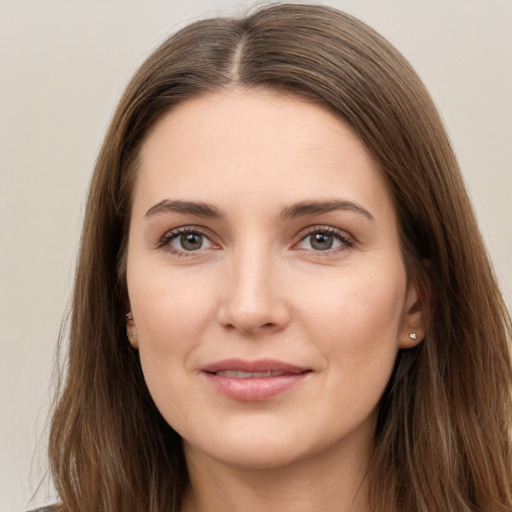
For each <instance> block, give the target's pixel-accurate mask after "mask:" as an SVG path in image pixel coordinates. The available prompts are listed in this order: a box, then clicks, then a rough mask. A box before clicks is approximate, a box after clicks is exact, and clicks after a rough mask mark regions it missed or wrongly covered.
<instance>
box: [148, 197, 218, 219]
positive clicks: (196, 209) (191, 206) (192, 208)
mask: <svg viewBox="0 0 512 512" xmlns="http://www.w3.org/2000/svg"><path fill="white" fill-rule="evenodd" d="M167 212H177V213H185V214H188V215H195V216H196V217H209V218H212V219H220V218H222V217H223V216H224V215H223V213H222V212H221V211H220V210H219V209H218V208H217V207H216V206H213V205H212V204H208V203H203V202H194V201H171V200H170V199H164V200H163V201H160V202H159V203H157V204H155V206H152V207H151V208H150V209H149V210H148V211H147V212H146V215H145V217H152V216H153V215H157V214H159V213H167Z"/></svg>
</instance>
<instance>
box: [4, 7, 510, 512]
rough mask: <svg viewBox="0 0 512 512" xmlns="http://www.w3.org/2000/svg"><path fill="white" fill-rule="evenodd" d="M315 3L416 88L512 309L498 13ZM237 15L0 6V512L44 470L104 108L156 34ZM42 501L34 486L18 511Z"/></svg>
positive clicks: (503, 26) (13, 507) (503, 29)
mask: <svg viewBox="0 0 512 512" xmlns="http://www.w3.org/2000/svg"><path fill="white" fill-rule="evenodd" d="M317 3H318V2H317ZM324 3H326V4H330V5H333V6H336V7H338V8H341V9H344V10H346V11H348V12H350V13H352V14H354V15H356V16H358V17H360V18H361V19H363V20H364V21H367V22H368V23H369V24H370V25H371V26H373V27H374V28H376V29H377V30H379V31H380V32H381V33H383V34H384V35H385V36H387V37H388V38H389V39H390V40H391V42H393V43H394V44H395V45H396V46H397V47H398V48H399V49H400V50H401V51H402V52H403V53H404V54H405V56H406V57H407V58H408V59H409V60H410V61H411V63H412V64H413V66H414V67H415V68H416V70H417V71H418V72H419V74H420V75H421V76H422V78H423V79H424V81H425V83H426V85H427V87H428V88H429V89H430V92H431V94H432V96H433V98H434V100H435V101H436V103H437V105H438V106H439V108H440V110H441V112H442V114H443V117H444V120H445V123H446V125H447V129H448V132H449V134H450V136H451V138H452V141H453V144H454V147H455V150H456V152H457V155H458V157H459V159H460V161H461V165H462V168H463V171H464V175H465V177H466V180H467V183H468V187H469V189H470V193H471V195H472V197H473V199H474V203H475V208H476V210H477V213H478V216H479V219H480V223H481V227H482V229H483V232H484V236H485V238H486V240H487V242H488V245H489V248H490V252H491V254H492V257H493V259H494V261H495V266H496V271H497V274H498V278H499V281H500V283H501V285H502V288H503V290H504V293H505V296H506V298H507V301H508V304H509V305H510V304H512V263H511V259H512V241H511V238H512V237H511V234H512V228H511V221H512V203H511V201H510V196H511V192H512V172H511V163H510V162H511V161H512V149H511V146H512V137H511V133H512V129H511V126H512V31H511V30H510V27H511V26H512V0H486V1H482V0H478V1H476V0H346V1H343V0H338V1H336V0H332V1H330V2H324ZM250 5H252V4H251V2H233V1H231V2H230V1H221V0H181V1H178V0H166V1H163V0H151V1H143V0H88V1H83V2H79V1H69V0H45V1H39V0H32V1H28V0H0V209H1V210H0V234H1V251H0V332H1V335H0V340H1V341H0V343H1V347H2V350H1V354H2V357H1V358H0V365H1V368H0V372H1V373H0V375H1V388H0V400H1V402H0V407H1V411H2V413H1V414H2V421H1V426H0V511H5V512H16V511H22V510H27V508H29V507H28V500H29V499H30V496H31V495H32V493H33V492H34V491H35V490H36V487H37V485H38V483H39V482H40V480H41V478H42V476H43V475H44V472H45V471H46V461H45V450H46V441H45V436H46V433H45V421H46V413H47V409H48V404H49V400H50V398H49V397H50V394H49V386H50V376H51V370H52V359H53V354H54V348H55V342H56V339H57V335H58V331H59V325H60V322H61V319H62V317H63V314H64V312H65V310H66V307H67V302H68V297H69V294H70V290H71V284H70V283H71V280H72V276H73V265H74V258H75V254H76V249H77V244H78V239H79V234H80V222H81V218H82V214H83V204H84V197H85V193H86V188H87V184H88V180H89V178H90V174H91V171H92V168H93V165H94V161H95V158H96V155H97V152H98V149H99V146H100V144H101V140H102V137H103V134H104V132H105V129H106V127H107V124H108V121H109V118H110V116H111V114H112V112H113V109H114V107H115V104H116V101H117V100H118V99H119V97H120V94H121V92H122V90H123V88H124V86H125V85H126V83H127V81H128V79H129V78H130V76H131V75H132V74H133V72H134V71H135V70H136V68H137V67H138V66H139V65H140V64H141V63H142V61H143V60H144V58H145V57H146V56H147V55H148V54H149V53H150V51H151V50H152V49H154V48H155V47H156V45H157V44H158V43H159V42H160V41H161V40H162V39H163V38H164V37H165V36H166V35H168V34H169V33H171V32H173V31H175V30H176V29H177V28H179V27H181V26H183V25H184V24H185V23H186V22H189V21H192V20H195V19H197V18H199V17H204V16H211V15H217V14H232V13H234V14H240V13H242V12H244V10H245V9H246V8H247V7H248V6H250ZM51 499H52V497H51V488H50V486H48V484H46V483H45V484H43V486H42V487H41V488H40V490H39V493H38V497H37V499H36V500H35V501H34V502H33V503H32V504H31V506H32V508H34V506H35V505H38V504H41V503H43V502H44V501H45V500H50V501H51Z"/></svg>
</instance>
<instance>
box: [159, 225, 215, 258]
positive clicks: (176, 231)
mask: <svg viewBox="0 0 512 512" xmlns="http://www.w3.org/2000/svg"><path fill="white" fill-rule="evenodd" d="M187 233H195V234H198V235H201V236H203V237H205V238H206V239H207V240H208V241H209V242H210V243H211V244H212V245H213V247H209V248H207V249H198V250H197V251H185V250H179V249H176V248H174V247H172V246H171V245H170V242H171V241H172V240H174V239H175V238H177V237H178V236H180V235H183V234H187ZM213 238H214V237H213V234H212V233H211V231H210V230H209V229H207V228H204V227H202V226H196V225H188V224H187V225H185V226H179V227H176V228H173V229H170V230H168V231H166V232H165V234H164V235H163V236H162V237H160V239H159V240H158V242H157V244H156V248H157V249H160V248H162V249H165V250H166V251H167V252H169V253H170V254H174V255H177V256H194V255H196V256H198V255H199V254H201V253H203V252H205V251H209V250H212V249H214V250H216V249H218V248H220V244H218V243H217V242H215V241H214V240H213Z"/></svg>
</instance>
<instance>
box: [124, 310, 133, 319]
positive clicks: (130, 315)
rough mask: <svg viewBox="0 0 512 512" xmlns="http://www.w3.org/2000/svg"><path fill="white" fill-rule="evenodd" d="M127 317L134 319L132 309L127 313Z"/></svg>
mask: <svg viewBox="0 0 512 512" xmlns="http://www.w3.org/2000/svg"><path fill="white" fill-rule="evenodd" d="M126 318H128V320H133V315H132V312H131V311H128V313H126Z"/></svg>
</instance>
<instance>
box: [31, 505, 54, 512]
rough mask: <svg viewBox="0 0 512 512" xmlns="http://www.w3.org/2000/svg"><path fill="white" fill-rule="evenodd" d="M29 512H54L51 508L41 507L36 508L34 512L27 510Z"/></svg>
mask: <svg viewBox="0 0 512 512" xmlns="http://www.w3.org/2000/svg"><path fill="white" fill-rule="evenodd" d="M29 512H55V507H52V506H48V507H41V508H36V509H34V510H29Z"/></svg>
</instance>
